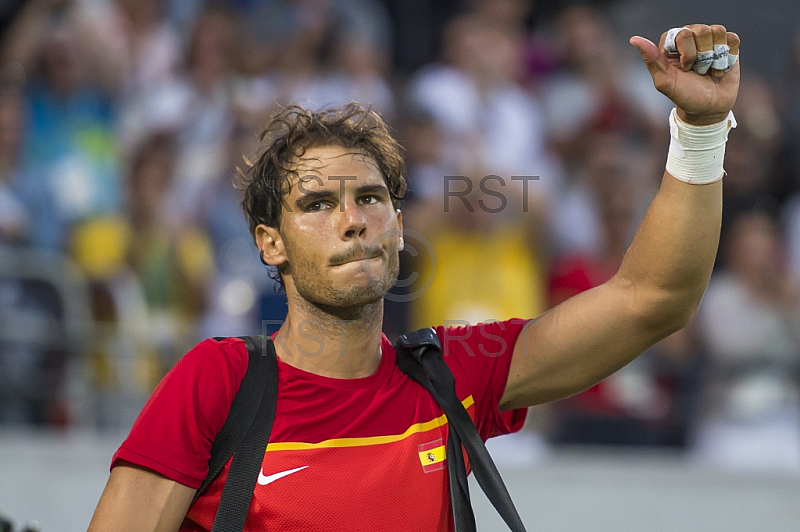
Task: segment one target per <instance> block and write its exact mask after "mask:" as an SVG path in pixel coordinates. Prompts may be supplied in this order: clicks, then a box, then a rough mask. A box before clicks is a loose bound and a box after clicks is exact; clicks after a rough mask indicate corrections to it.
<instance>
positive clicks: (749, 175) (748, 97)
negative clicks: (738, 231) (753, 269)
mask: <svg viewBox="0 0 800 532" xmlns="http://www.w3.org/2000/svg"><path fill="white" fill-rule="evenodd" d="M733 112H734V113H735V115H736V121H737V122H738V127H737V128H736V135H730V138H729V139H728V145H727V147H726V149H725V171H726V172H727V175H726V177H725V187H724V191H723V204H724V205H725V209H723V213H722V226H723V228H725V227H726V226H727V224H728V222H729V221H730V220H735V219H737V218H738V217H739V215H740V214H742V213H746V212H750V211H752V210H753V209H754V208H764V207H769V208H773V209H775V210H777V207H778V202H779V201H782V200H785V199H786V196H787V194H789V193H790V190H789V187H788V184H787V183H782V180H784V179H785V178H784V177H781V176H780V174H776V163H777V162H778V157H779V150H780V149H781V146H782V144H783V143H784V137H785V131H784V130H783V127H782V125H781V122H780V116H779V113H778V109H777V107H776V102H775V95H774V94H773V91H772V89H771V87H770V85H769V84H768V83H767V82H766V81H765V80H764V79H761V78H759V77H757V76H755V75H752V74H751V75H750V76H748V77H746V78H744V79H743V80H742V83H741V88H740V91H739V97H738V98H737V100H736V105H735V106H734V108H733ZM722 245H723V248H724V246H725V242H723V243H722ZM729 256H730V255H729V254H728V253H723V254H722V255H721V256H720V259H722V260H721V261H720V262H721V264H722V265H724V261H725V260H727V259H728V257H729Z"/></svg>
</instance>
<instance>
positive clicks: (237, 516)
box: [192, 336, 278, 532]
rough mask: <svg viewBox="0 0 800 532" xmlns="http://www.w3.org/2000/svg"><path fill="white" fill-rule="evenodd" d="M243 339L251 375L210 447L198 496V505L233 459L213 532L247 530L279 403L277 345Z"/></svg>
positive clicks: (264, 339)
mask: <svg viewBox="0 0 800 532" xmlns="http://www.w3.org/2000/svg"><path fill="white" fill-rule="evenodd" d="M240 338H241V339H242V340H243V341H244V343H245V345H246V346H247V353H248V364H247V372H246V373H245V375H244V378H243V379H242V383H241V384H240V385H239V390H238V391H237V392H236V395H235V396H234V398H233V402H232V403H231V407H230V410H229V413H228V417H227V419H226V420H225V424H224V425H223V426H222V429H220V431H219V432H218V433H217V437H216V438H215V439H214V443H213V444H212V445H211V458H210V460H209V471H208V476H207V477H206V479H205V481H203V484H202V485H201V486H200V489H198V490H197V493H196V494H195V497H194V501H196V500H197V498H198V497H199V496H200V494H201V493H202V492H203V491H204V490H205V489H206V488H207V487H208V485H209V484H210V483H211V481H212V480H214V478H215V477H216V476H217V475H218V474H219V472H220V471H221V470H222V468H223V467H224V466H225V464H226V463H227V462H228V460H229V459H230V457H231V456H233V460H232V461H231V466H230V469H229V470H228V478H227V480H226V481H225V487H224V488H223V490H222V496H221V498H220V502H219V506H218V508H217V513H216V516H215V518H214V526H213V527H212V529H211V530H212V532H234V531H235V532H241V530H242V528H243V527H244V523H245V520H246V519H247V513H248V511H249V509H250V502H251V501H252V498H253V490H254V489H255V485H256V480H257V479H258V473H259V471H261V462H262V460H263V459H264V452H265V451H266V448H267V443H268V441H269V435H270V432H272V422H273V420H274V418H275V406H276V404H277V402H278V361H277V354H276V353H275V346H274V345H273V343H272V340H271V339H270V338H268V337H265V336H242V337H240ZM194 501H192V502H193V503H194Z"/></svg>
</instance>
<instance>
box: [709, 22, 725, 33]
mask: <svg viewBox="0 0 800 532" xmlns="http://www.w3.org/2000/svg"><path fill="white" fill-rule="evenodd" d="M709 27H710V28H711V31H712V32H713V33H723V34H724V33H727V31H728V30H726V29H725V26H722V25H721V24H712V25H711V26H709Z"/></svg>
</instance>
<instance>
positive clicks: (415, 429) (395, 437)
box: [267, 395, 475, 452]
mask: <svg viewBox="0 0 800 532" xmlns="http://www.w3.org/2000/svg"><path fill="white" fill-rule="evenodd" d="M474 403H475V400H474V399H473V398H472V396H471V395H470V396H468V397H467V398H466V399H464V400H463V401H461V404H463V405H464V408H469V407H470V406H472V405H473V404H474ZM446 424H447V416H445V415H444V414H442V415H441V416H439V417H437V418H435V419H432V420H430V421H425V422H424V423H415V424H413V425H411V426H410V427H408V429H406V431H405V432H403V433H402V434H390V435H387V436H367V437H363V438H336V439H332V440H324V441H321V442H319V443H306V442H276V443H270V444H268V445H267V452H269V451H300V450H305V449H329V448H334V447H363V446H367V445H382V444H384V443H394V442H397V441H400V440H404V439H406V438H408V437H409V436H411V435H412V434H418V433H420V432H427V431H429V430H431V429H434V428H436V427H441V426H443V425H446Z"/></svg>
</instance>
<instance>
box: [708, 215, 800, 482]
mask: <svg viewBox="0 0 800 532" xmlns="http://www.w3.org/2000/svg"><path fill="white" fill-rule="evenodd" d="M724 240H725V241H726V243H727V246H726V248H725V249H726V254H727V260H726V269H725V270H724V271H720V272H718V273H716V274H715V275H714V276H713V277H712V279H711V283H710V285H709V287H708V290H707V292H706V295H705V298H704V299H703V303H702V305H701V307H700V315H699V318H700V321H699V325H700V331H701V333H702V336H703V340H704V341H705V343H706V344H707V346H708V351H709V360H708V363H707V367H706V369H705V377H704V392H705V395H706V397H705V398H704V400H703V402H702V404H703V405H704V409H703V410H704V411H703V412H702V417H701V420H700V422H699V424H698V427H697V431H696V434H695V446H696V451H697V454H698V455H699V456H700V457H701V458H702V459H704V460H706V461H709V462H712V463H716V464H720V465H723V466H726V467H732V468H765V469H772V470H776V471H786V470H794V471H800V381H799V380H798V375H799V373H798V370H799V369H800V334H799V333H798V331H800V292H799V291H798V287H799V286H800V285H798V279H797V277H795V276H794V275H792V273H791V271H790V270H789V269H788V267H787V262H786V256H785V245H784V242H783V240H782V237H781V234H780V230H779V228H778V226H777V225H776V224H775V222H774V221H773V220H772V219H770V218H769V217H768V216H766V215H765V214H761V213H758V212H751V213H747V214H742V215H740V216H739V217H738V218H736V219H735V220H734V221H732V222H731V223H730V225H729V227H728V229H727V231H726V234H725V235H724Z"/></svg>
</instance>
